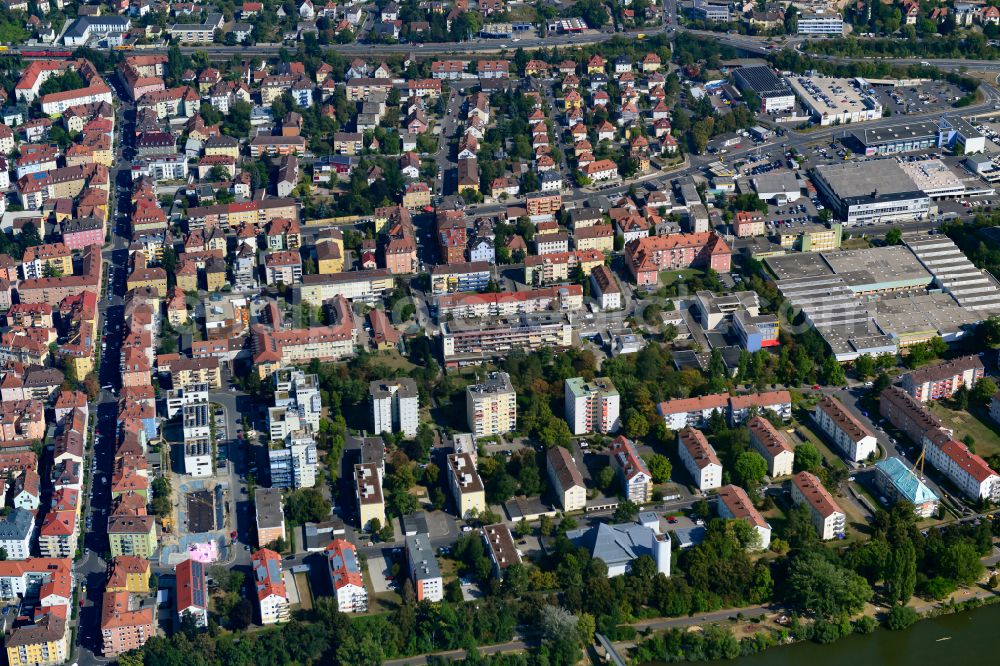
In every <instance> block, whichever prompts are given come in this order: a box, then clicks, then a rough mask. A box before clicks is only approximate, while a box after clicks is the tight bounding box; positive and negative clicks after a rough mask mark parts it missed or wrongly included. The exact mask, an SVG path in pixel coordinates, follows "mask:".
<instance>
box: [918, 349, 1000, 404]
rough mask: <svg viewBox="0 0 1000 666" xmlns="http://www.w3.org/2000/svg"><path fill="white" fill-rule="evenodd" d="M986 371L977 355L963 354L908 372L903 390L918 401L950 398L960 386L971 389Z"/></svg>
mask: <svg viewBox="0 0 1000 666" xmlns="http://www.w3.org/2000/svg"><path fill="white" fill-rule="evenodd" d="M985 372H986V370H985V368H984V367H983V362H982V360H981V359H980V358H979V357H978V356H963V357H962V358H956V359H953V360H951V361H945V362H943V363H936V364H934V365H928V366H926V367H923V368H920V369H918V370H914V371H913V372H908V373H906V374H905V375H903V377H902V387H903V390H904V391H906V392H907V393H909V394H910V395H911V396H913V397H914V398H916V399H917V400H919V401H920V402H927V401H928V400H939V399H941V398H950V397H952V396H953V395H955V392H956V391H958V389H960V388H961V387H963V386H964V387H965V388H967V389H971V388H972V387H973V386H975V385H976V382H977V381H979V380H980V379H982V377H983V375H984V373H985Z"/></svg>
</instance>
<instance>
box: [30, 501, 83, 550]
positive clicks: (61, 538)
mask: <svg viewBox="0 0 1000 666" xmlns="http://www.w3.org/2000/svg"><path fill="white" fill-rule="evenodd" d="M77 518H78V516H77V514H76V511H73V510H72V509H70V510H66V511H49V512H48V513H47V514H45V518H44V520H42V526H41V527H40V528H38V552H39V554H41V556H42V557H73V556H74V555H75V554H76V542H77V529H76V526H77Z"/></svg>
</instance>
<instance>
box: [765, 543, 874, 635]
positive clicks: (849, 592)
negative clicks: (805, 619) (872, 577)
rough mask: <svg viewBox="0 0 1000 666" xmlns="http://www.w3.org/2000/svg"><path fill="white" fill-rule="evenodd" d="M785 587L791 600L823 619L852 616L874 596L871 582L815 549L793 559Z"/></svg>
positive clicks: (802, 608) (800, 607)
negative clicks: (843, 615)
mask: <svg viewBox="0 0 1000 666" xmlns="http://www.w3.org/2000/svg"><path fill="white" fill-rule="evenodd" d="M785 587H786V594H787V596H788V601H789V602H791V603H793V604H794V605H795V606H797V607H798V608H799V609H801V610H803V611H811V612H814V613H816V615H817V616H818V617H821V618H825V617H833V616H836V615H840V614H842V613H846V614H848V615H852V614H854V613H856V612H858V611H860V610H861V609H862V608H863V607H864V605H865V604H866V603H867V602H868V601H869V600H871V598H872V589H871V587H870V586H869V585H868V581H866V580H865V579H864V578H862V577H861V576H859V575H858V574H856V573H854V572H853V571H850V570H849V569H846V568H844V567H841V566H838V565H837V564H835V563H833V562H831V561H830V560H829V559H827V557H826V555H825V554H824V553H821V552H817V551H814V550H809V551H803V552H801V553H800V554H798V555H797V556H795V557H794V558H793V559H792V563H791V565H790V567H789V571H788V581H787V584H786V586H785Z"/></svg>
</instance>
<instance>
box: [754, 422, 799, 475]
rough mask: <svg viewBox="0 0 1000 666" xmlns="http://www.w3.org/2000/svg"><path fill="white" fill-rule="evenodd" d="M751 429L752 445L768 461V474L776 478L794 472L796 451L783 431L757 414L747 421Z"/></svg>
mask: <svg viewBox="0 0 1000 666" xmlns="http://www.w3.org/2000/svg"><path fill="white" fill-rule="evenodd" d="M747 430H749V431H750V446H752V447H753V448H754V450H755V451H757V453H759V454H760V455H761V457H763V458H764V462H766V463H767V475H768V476H769V477H771V478H772V479H773V478H776V477H779V476H788V475H789V474H791V473H792V468H793V465H794V463H795V452H794V451H793V450H792V447H791V446H789V444H788V442H787V441H785V438H784V437H782V436H781V433H779V432H778V430H777V429H776V428H775V427H774V426H773V425H771V422H770V421H768V420H767V419H765V418H764V417H763V416H755V417H753V418H752V419H750V420H749V421H747Z"/></svg>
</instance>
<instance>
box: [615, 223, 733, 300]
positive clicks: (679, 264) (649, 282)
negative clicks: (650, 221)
mask: <svg viewBox="0 0 1000 666" xmlns="http://www.w3.org/2000/svg"><path fill="white" fill-rule="evenodd" d="M732 254H733V252H732V250H731V249H730V248H729V245H727V244H726V241H725V240H723V238H722V237H721V236H719V235H718V234H716V233H715V232H714V231H709V232H702V233H694V234H670V235H668V236H651V237H648V238H640V239H639V240H636V241H633V242H631V243H629V244H627V245H626V246H625V260H626V264H627V265H628V268H629V271H630V272H631V273H632V275H633V276H634V277H635V280H636V284H638V285H639V286H641V287H653V286H655V285H656V284H657V282H658V281H659V273H660V271H665V270H677V269H680V268H691V267H692V266H705V267H707V268H711V269H712V270H714V271H717V272H720V273H728V272H729V269H730V261H731V259H732Z"/></svg>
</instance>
